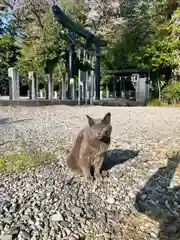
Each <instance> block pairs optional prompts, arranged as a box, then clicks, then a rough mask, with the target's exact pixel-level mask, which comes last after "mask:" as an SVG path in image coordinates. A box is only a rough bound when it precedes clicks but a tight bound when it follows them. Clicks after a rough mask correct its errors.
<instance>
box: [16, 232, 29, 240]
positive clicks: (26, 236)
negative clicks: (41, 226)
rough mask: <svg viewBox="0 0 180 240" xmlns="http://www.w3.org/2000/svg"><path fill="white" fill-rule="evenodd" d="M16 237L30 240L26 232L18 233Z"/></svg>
mask: <svg viewBox="0 0 180 240" xmlns="http://www.w3.org/2000/svg"><path fill="white" fill-rule="evenodd" d="M18 237H20V238H21V239H23V240H29V239H31V236H30V234H29V233H28V232H26V231H20V233H19V235H18Z"/></svg>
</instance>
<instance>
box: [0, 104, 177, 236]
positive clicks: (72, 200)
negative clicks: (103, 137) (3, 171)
mask: <svg viewBox="0 0 180 240" xmlns="http://www.w3.org/2000/svg"><path fill="white" fill-rule="evenodd" d="M109 111H110V112H111V114H112V126H113V132H112V144H111V146H110V150H109V154H108V159H106V160H105V166H104V168H105V171H103V173H102V174H103V180H102V181H101V182H94V183H91V184H90V183H86V182H84V181H83V178H80V177H79V176H73V175H72V173H70V172H69V171H68V170H67V168H66V166H65V164H64V152H63V151H62V146H63V147H69V146H70V145H71V143H72V141H73V140H74V138H75V137H76V134H77V132H78V131H79V130H80V129H81V128H82V127H83V126H84V125H85V124H86V122H87V121H86V117H85V114H89V115H90V116H94V117H102V116H103V115H104V114H105V113H107V112H109ZM179 140H180V110H179V109H176V108H155V107H146V108H145V107H135V108H131V107H129V108H123V107H100V106H96V107H69V106H48V107H16V108H11V107H1V108H0V151H1V152H4V151H8V148H9V143H12V144H14V145H16V146H18V145H19V146H20V145H21V144H22V143H26V144H35V145H36V146H37V147H40V148H41V149H43V150H46V149H48V150H52V151H53V149H55V148H56V150H57V149H59V151H57V157H58V162H56V163H52V164H50V165H48V166H43V167H40V168H38V169H36V170H28V171H26V172H22V173H18V174H13V175H12V176H6V177H3V178H2V179H1V181H0V239H3V240H11V239H37V240H39V239H44V240H46V239H47V240H48V239H69V240H71V239H87V240H88V239H89V240H91V239H92V240H93V239H95V240H96V239H97V240H101V239H102V240H103V239H104V240H106V239H113V240H114V239H115V240H116V239H117V240H121V239H122V240H141V239H148V240H156V239H160V240H166V239H169V240H175V239H176V240H180V222H179V219H180V167H179V155H176V154H175V153H174V155H173V154H172V151H173V150H174V151H176V150H177V149H178V148H179V142H180V141H179ZM167 152H171V155H170V156H167V155H166V153H167Z"/></svg>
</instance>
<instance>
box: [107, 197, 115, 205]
mask: <svg viewBox="0 0 180 240" xmlns="http://www.w3.org/2000/svg"><path fill="white" fill-rule="evenodd" d="M106 202H107V203H109V204H113V203H114V202H115V199H114V198H113V197H112V196H109V197H108V198H107V200H106Z"/></svg>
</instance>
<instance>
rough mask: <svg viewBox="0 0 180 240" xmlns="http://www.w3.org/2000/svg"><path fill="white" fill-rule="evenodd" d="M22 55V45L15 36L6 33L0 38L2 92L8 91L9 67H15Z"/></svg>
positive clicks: (0, 88)
mask: <svg viewBox="0 0 180 240" xmlns="http://www.w3.org/2000/svg"><path fill="white" fill-rule="evenodd" d="M18 56H20V47H19V46H18V45H17V44H16V41H15V39H14V37H11V36H9V35H8V34H4V35H3V36H2V37H1V38H0V90H1V92H0V93H1V94H7V93H8V81H9V78H8V68H9V67H14V65H15V64H16V63H17V61H18Z"/></svg>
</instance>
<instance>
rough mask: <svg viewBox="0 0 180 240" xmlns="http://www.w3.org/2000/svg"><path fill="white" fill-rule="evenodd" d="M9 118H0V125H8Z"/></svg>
mask: <svg viewBox="0 0 180 240" xmlns="http://www.w3.org/2000/svg"><path fill="white" fill-rule="evenodd" d="M10 120H11V119H10V118H0V125H4V124H9V122H10Z"/></svg>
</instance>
